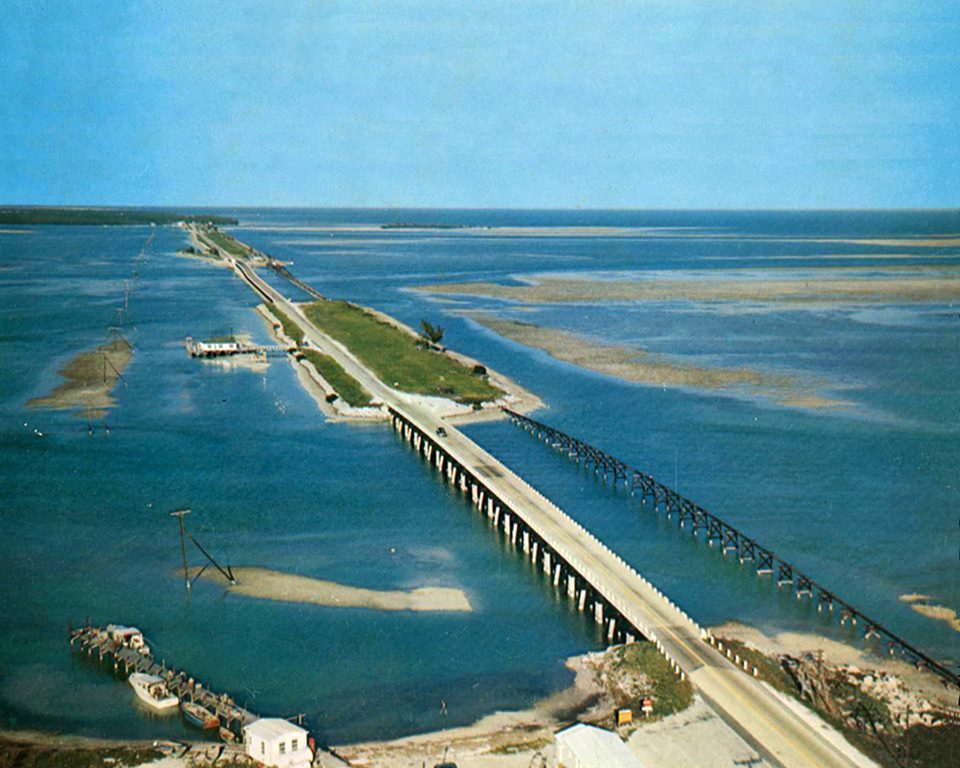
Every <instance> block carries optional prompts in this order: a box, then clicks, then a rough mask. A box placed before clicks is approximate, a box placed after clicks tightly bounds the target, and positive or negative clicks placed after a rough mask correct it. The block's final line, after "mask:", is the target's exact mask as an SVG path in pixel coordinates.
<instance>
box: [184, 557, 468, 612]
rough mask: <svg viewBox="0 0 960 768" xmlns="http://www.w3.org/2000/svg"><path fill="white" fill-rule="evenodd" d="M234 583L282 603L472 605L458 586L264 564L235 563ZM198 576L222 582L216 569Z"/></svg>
mask: <svg viewBox="0 0 960 768" xmlns="http://www.w3.org/2000/svg"><path fill="white" fill-rule="evenodd" d="M232 570H233V575H234V576H235V577H236V580H237V583H236V584H235V585H228V586H227V590H228V591H229V592H232V593H235V594H238V595H244V596H246V597H256V598H260V599H262V600H278V601H281V602H285V603H308V604H312V605H329V606H338V607H341V608H373V609H375V610H379V611H451V612H470V611H472V610H473V607H472V606H471V605H470V601H469V599H467V595H466V593H465V592H464V591H463V590H462V589H455V588H453V587H421V588H419V589H411V590H399V589H397V590H376V589H364V588H362V587H351V586H349V585H347V584H338V583H337V582H335V581H324V580H322V579H313V578H310V577H309V576H299V575H297V574H294V573H283V572H281V571H272V570H270V569H267V568H256V567H235V568H233V569H232ZM202 578H204V579H208V580H211V581H218V582H223V581H224V579H223V576H221V575H220V574H219V573H218V572H217V571H213V570H209V569H208V570H206V571H204V572H203V574H202Z"/></svg>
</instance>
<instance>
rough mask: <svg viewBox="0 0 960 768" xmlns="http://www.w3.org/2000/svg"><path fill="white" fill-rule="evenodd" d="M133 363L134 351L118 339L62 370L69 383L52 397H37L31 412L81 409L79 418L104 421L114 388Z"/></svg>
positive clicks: (64, 384)
mask: <svg viewBox="0 0 960 768" xmlns="http://www.w3.org/2000/svg"><path fill="white" fill-rule="evenodd" d="M132 359H133V348H132V347H131V346H130V344H128V343H127V341H126V340H124V339H121V338H118V339H114V340H113V341H110V342H107V343H106V344H101V345H100V346H99V347H97V348H96V349H95V350H93V351H91V352H81V353H80V354H79V355H77V356H76V357H74V358H73V359H72V360H70V361H69V362H68V363H67V364H66V365H64V366H63V367H62V368H61V369H60V375H61V376H63V378H64V379H66V381H64V382H63V383H62V384H60V385H59V386H57V387H56V388H55V389H54V390H53V391H52V392H50V394H48V395H45V396H43V397H35V398H34V399H32V400H30V401H29V402H28V403H27V407H28V408H37V409H48V410H56V411H62V410H70V409H72V408H77V409H81V410H79V411H78V412H77V413H76V414H75V415H76V416H78V417H80V418H88V419H95V418H102V417H103V416H105V415H106V412H107V410H108V409H109V408H112V407H113V406H114V405H115V404H116V401H115V400H114V398H113V394H112V393H113V388H114V387H115V386H116V384H117V381H118V380H119V379H120V378H121V377H122V376H123V372H124V371H125V370H126V368H127V366H128V365H129V364H130V361H131V360H132Z"/></svg>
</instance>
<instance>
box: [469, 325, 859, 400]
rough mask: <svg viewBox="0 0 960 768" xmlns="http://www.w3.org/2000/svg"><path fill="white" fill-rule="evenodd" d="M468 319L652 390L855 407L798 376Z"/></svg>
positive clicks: (555, 331)
mask: <svg viewBox="0 0 960 768" xmlns="http://www.w3.org/2000/svg"><path fill="white" fill-rule="evenodd" d="M462 314H463V315H464V316H466V317H469V318H471V319H472V320H474V321H476V322H478V323H479V324H480V325H482V326H484V327H485V328H487V329H489V330H491V331H493V332H494V333H497V334H499V335H500V336H503V337H504V338H507V339H510V340H511V341H515V342H517V343H518V344H523V345H525V346H528V347H533V348H535V349H540V350H542V351H544V352H546V353H547V354H548V355H550V356H551V357H553V358H555V359H556V360H561V361H563V362H565V363H570V364H572V365H576V366H579V367H580V368H586V369H588V370H591V371H596V372H597V373H602V374H605V375H607V376H613V377H614V378H617V379H621V380H623V381H631V382H634V383H637V384H645V385H648V386H659V387H688V388H692V389H708V390H723V391H726V392H728V393H730V394H748V395H758V396H764V397H769V398H771V399H773V400H775V401H776V402H778V403H779V404H781V405H785V406H788V407H793V408H805V409H821V408H836V407H840V406H847V405H850V403H848V402H846V401H843V400H837V399H833V398H830V397H825V396H822V395H819V394H817V393H816V392H815V391H813V390H812V389H811V388H810V387H806V386H804V385H803V384H802V383H801V382H800V381H799V380H798V379H797V378H796V377H794V376H788V375H783V374H775V373H766V372H763V371H758V370H753V369H750V368H725V367H719V366H717V367H709V366H704V365H698V364H696V363H690V362H684V361H682V360H677V359H676V358H675V357H672V356H671V357H667V356H664V355H652V354H650V353H648V352H647V351H645V350H643V349H640V348H638V347H627V346H621V345H615V344H606V343H604V342H601V341H598V340H596V339H588V338H585V337H583V336H579V335H577V334H574V333H570V332H568V331H563V330H560V329H557V328H546V327H543V326H539V325H533V324H532V323H521V322H518V321H516V320H507V319H501V318H497V317H494V316H493V315H490V314H488V313H485V312H464V313H462Z"/></svg>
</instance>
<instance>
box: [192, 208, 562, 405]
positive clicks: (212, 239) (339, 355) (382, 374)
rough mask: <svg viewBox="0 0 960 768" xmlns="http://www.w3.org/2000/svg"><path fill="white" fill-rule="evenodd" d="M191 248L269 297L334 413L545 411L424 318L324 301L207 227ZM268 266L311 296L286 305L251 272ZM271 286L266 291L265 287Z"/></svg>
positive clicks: (266, 313) (286, 340) (295, 359)
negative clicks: (408, 320) (413, 324)
mask: <svg viewBox="0 0 960 768" xmlns="http://www.w3.org/2000/svg"><path fill="white" fill-rule="evenodd" d="M181 226H183V227H184V228H185V229H186V230H187V232H188V233H189V235H190V238H191V245H190V246H189V247H188V248H186V249H183V250H182V251H181V252H180V253H181V255H184V256H187V257H191V258H200V259H203V260H205V261H208V262H209V263H211V264H214V265H217V266H226V267H230V268H232V269H233V270H234V271H235V272H236V273H237V274H238V276H239V277H241V279H243V280H244V281H245V282H247V283H248V284H249V285H250V286H251V287H252V288H253V289H254V290H255V291H256V292H257V293H258V294H259V295H260V296H261V297H262V298H263V299H264V302H263V303H262V304H261V305H260V306H259V307H257V312H258V313H259V314H260V316H261V317H262V318H263V320H264V322H265V323H266V325H267V327H268V329H269V330H270V332H271V333H272V335H273V338H274V340H275V341H276V342H277V343H278V344H279V345H282V346H285V347H286V348H287V350H288V352H289V359H290V361H291V363H292V364H293V365H294V367H295V369H296V370H297V376H298V378H299V380H300V382H301V384H302V385H303V386H304V388H305V389H306V390H307V391H308V392H309V393H310V394H311V395H312V396H313V397H314V399H315V400H316V401H317V404H318V406H319V407H320V409H321V410H322V411H323V412H324V413H325V414H326V415H327V416H329V417H332V418H342V419H358V420H360V419H371V418H377V419H385V418H387V413H386V409H385V408H384V407H383V404H382V398H381V397H380V396H379V395H378V392H379V393H384V392H385V391H386V392H388V393H390V394H391V395H397V396H400V397H402V398H404V399H405V400H407V401H408V402H412V403H416V404H417V405H419V406H421V407H423V408H426V409H428V410H429V411H431V412H432V413H434V414H435V415H437V416H440V417H442V418H446V419H449V420H451V421H453V422H460V423H463V422H466V421H473V420H478V419H489V418H501V417H502V415H501V410H500V406H501V405H509V406H510V407H511V408H512V409H514V410H518V411H521V412H527V411H531V410H534V409H536V408H539V407H542V405H543V403H542V402H541V401H540V400H539V398H537V397H536V396H535V395H533V394H532V393H530V392H528V391H527V390H525V389H523V388H522V387H520V386H519V385H518V384H517V383H516V382H514V381H512V380H510V379H508V378H507V377H505V376H503V375H502V374H499V373H497V372H496V371H491V370H489V369H488V368H487V367H486V366H484V365H482V364H481V363H479V362H478V361H476V360H473V359H471V358H469V357H467V356H465V355H462V354H459V353H457V352H454V351H453V350H451V349H449V348H448V347H446V346H443V345H442V343H441V342H442V339H443V334H444V331H443V328H442V327H440V326H435V325H433V324H431V323H430V322H428V321H427V320H424V321H423V322H422V326H423V328H422V331H421V332H419V333H418V332H417V331H415V330H414V329H412V328H410V327H409V326H407V325H405V324H403V323H401V322H399V321H398V320H396V319H395V318H393V317H391V316H389V315H387V314H384V313H382V312H378V311H377V310H374V309H371V308H369V307H364V306H361V305H359V304H355V303H353V302H349V301H345V300H342V299H334V298H329V297H325V296H322V295H321V294H320V293H319V292H318V291H316V290H315V289H313V288H312V287H311V286H308V285H307V284H305V283H303V282H302V281H300V280H299V279H297V278H296V277H295V276H294V275H293V274H292V273H291V272H290V271H289V270H288V269H287V265H286V264H284V263H282V262H280V261H278V260H276V259H274V258H272V257H271V256H269V255H268V254H265V253H262V252H260V251H258V250H257V249H255V248H253V247H251V246H249V245H247V244H246V243H243V242H241V241H240V240H238V239H237V238H235V237H233V236H232V235H230V234H229V233H227V232H224V231H223V230H222V229H220V228H219V227H217V226H216V225H214V224H211V223H209V222H186V223H183V224H182V225H181ZM257 267H261V268H268V269H271V270H272V271H274V272H275V273H276V274H277V275H279V276H280V277H282V278H284V279H286V280H288V281H290V282H291V283H293V284H294V285H296V286H297V287H298V288H300V289H301V290H303V291H304V292H306V293H308V294H309V295H310V296H311V297H312V298H313V299H314V300H313V301H308V302H301V303H296V302H292V301H289V302H288V301H279V300H276V299H277V297H275V296H273V295H271V292H270V290H269V289H268V286H267V284H266V283H262V281H260V279H259V278H258V277H257V276H256V275H255V273H254V272H253V269H254V268H257ZM265 289H266V290H265Z"/></svg>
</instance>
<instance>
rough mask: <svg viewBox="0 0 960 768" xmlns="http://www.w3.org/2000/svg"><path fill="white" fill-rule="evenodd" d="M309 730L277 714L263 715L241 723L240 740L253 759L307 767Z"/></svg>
mask: <svg viewBox="0 0 960 768" xmlns="http://www.w3.org/2000/svg"><path fill="white" fill-rule="evenodd" d="M309 735H310V734H309V733H307V731H306V730H305V729H303V728H301V727H300V726H299V725H294V724H293V723H291V722H288V721H287V720H281V719H280V718H278V717H262V718H260V719H259V720H254V721H253V722H252V723H250V724H249V725H245V726H243V744H244V747H245V748H246V752H247V754H248V755H250V757H252V758H253V759H254V760H256V761H258V762H260V763H263V764H264V765H272V766H277V768H309V766H310V763H311V762H312V761H313V752H311V751H310V745H309V744H308V743H307V739H308V738H309Z"/></svg>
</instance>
